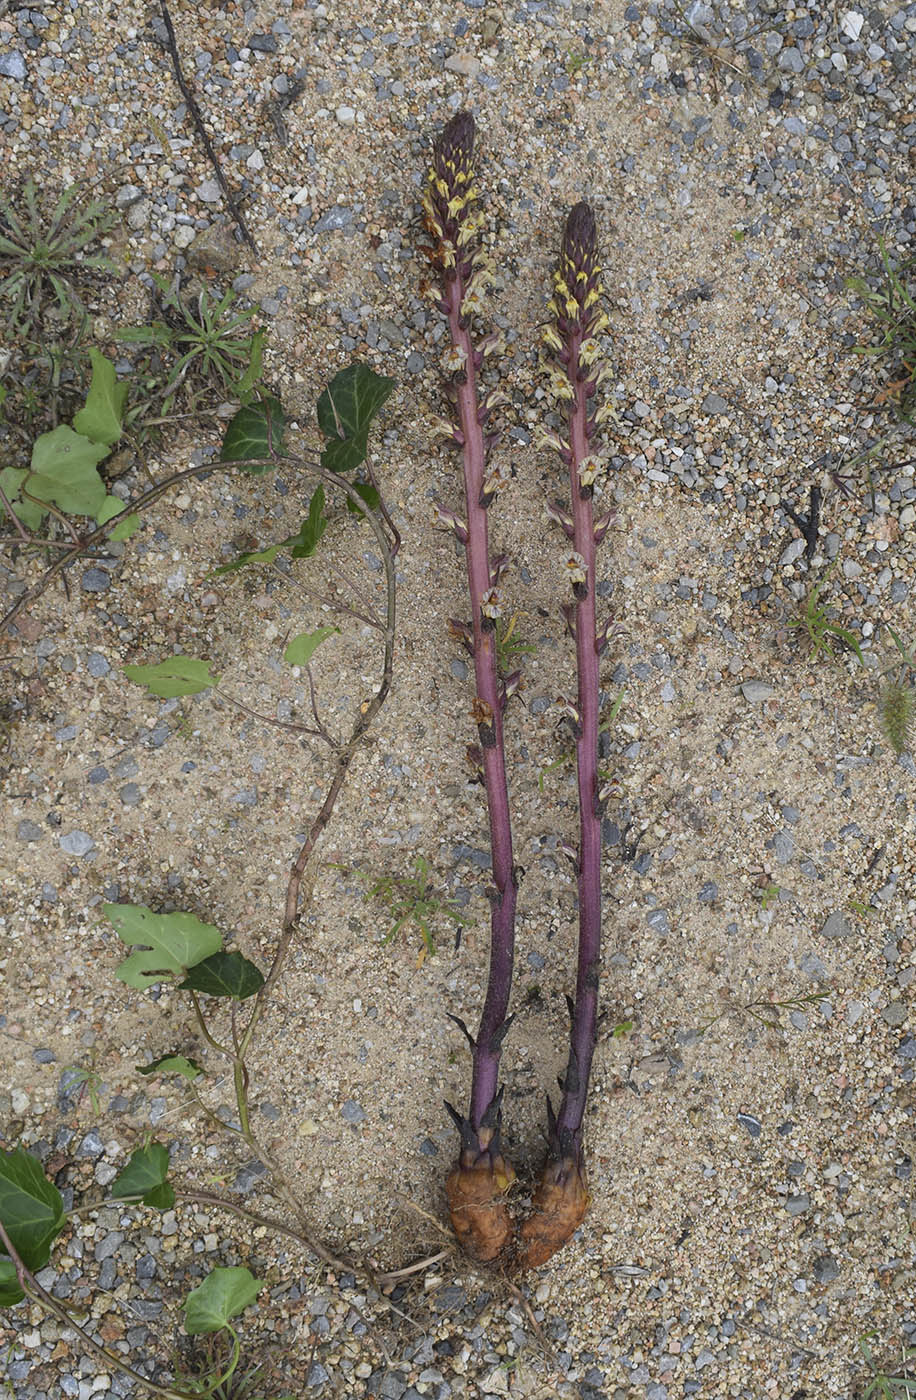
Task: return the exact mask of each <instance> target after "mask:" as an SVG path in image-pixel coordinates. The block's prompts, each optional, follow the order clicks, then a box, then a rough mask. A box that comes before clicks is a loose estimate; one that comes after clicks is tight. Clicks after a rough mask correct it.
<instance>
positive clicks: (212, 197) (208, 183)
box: [197, 180, 222, 204]
mask: <svg viewBox="0 0 916 1400" xmlns="http://www.w3.org/2000/svg"><path fill="white" fill-rule="evenodd" d="M197 197H198V199H202V200H203V202H204V204H219V202H220V200H221V199H222V191H221V190H220V187H219V182H218V181H216V180H204V181H203V182H202V183H201V184H199V185H198V186H197Z"/></svg>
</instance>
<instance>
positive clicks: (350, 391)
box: [317, 364, 395, 472]
mask: <svg viewBox="0 0 916 1400" xmlns="http://www.w3.org/2000/svg"><path fill="white" fill-rule="evenodd" d="M394 386H395V381H394V380H393V379H386V378H385V376H384V375H382V374H376V373H375V370H372V369H370V368H369V366H368V365H361V364H356V365H348V366H347V368H346V369H342V370H341V371H340V373H339V374H335V376H334V378H333V379H332V380H331V382H330V384H329V385H328V387H327V388H326V389H325V390H324V391H323V393H322V394H321V397H320V398H319V400H318V410H317V411H318V426H319V428H320V429H321V431H322V432H323V433H324V436H325V437H326V438H329V439H330V441H329V442H328V445H327V447H326V448H325V449H324V452H323V453H322V455H321V463H322V466H324V467H326V468H327V469H328V471H332V472H346V471H353V470H355V469H356V467H358V466H359V464H360V462H363V461H365V457H366V451H367V445H368V441H369V429H370V428H371V426H372V420H373V419H374V418H375V416H376V414H377V413H378V412H379V410H380V409H381V407H382V405H383V404H384V402H385V400H386V399H387V398H388V396H389V394H390V393H391V391H392V390H393V389H394Z"/></svg>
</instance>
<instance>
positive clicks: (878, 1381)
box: [859, 1331, 916, 1400]
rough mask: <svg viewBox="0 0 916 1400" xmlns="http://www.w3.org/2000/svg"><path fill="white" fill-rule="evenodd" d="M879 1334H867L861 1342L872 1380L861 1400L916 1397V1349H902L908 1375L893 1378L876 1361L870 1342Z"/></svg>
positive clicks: (890, 1399)
mask: <svg viewBox="0 0 916 1400" xmlns="http://www.w3.org/2000/svg"><path fill="white" fill-rule="evenodd" d="M877 1335H878V1333H877V1332H874V1331H872V1332H866V1333H865V1336H864V1337H862V1338H861V1339H860V1341H859V1351H860V1352H861V1353H862V1356H863V1358H864V1360H865V1364H866V1365H867V1366H868V1369H869V1371H870V1372H871V1379H870V1380H869V1382H868V1384H867V1385H866V1386H865V1388H864V1390H862V1391H861V1392H860V1396H859V1400H905V1397H906V1396H908V1395H916V1364H914V1363H916V1347H901V1356H900V1360H901V1366H902V1369H903V1371H904V1372H905V1373H906V1374H902V1375H899V1376H892V1375H890V1374H889V1373H888V1372H887V1371H885V1370H884V1369H883V1367H880V1366H879V1365H878V1363H877V1362H876V1361H875V1357H874V1353H873V1352H872V1349H871V1347H870V1346H869V1342H871V1341H872V1340H873V1339H874V1338H875V1337H877Z"/></svg>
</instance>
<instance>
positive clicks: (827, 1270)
mask: <svg viewBox="0 0 916 1400" xmlns="http://www.w3.org/2000/svg"><path fill="white" fill-rule="evenodd" d="M811 1272H812V1273H813V1274H814V1280H815V1282H816V1283H832V1282H833V1280H834V1279H835V1278H837V1277H839V1272H840V1266H839V1264H838V1263H837V1261H836V1260H835V1259H834V1257H833V1255H832V1254H819V1255H818V1257H817V1258H816V1259H815V1261H814V1264H813V1265H812V1268H811Z"/></svg>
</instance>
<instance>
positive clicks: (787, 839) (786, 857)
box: [773, 831, 795, 865]
mask: <svg viewBox="0 0 916 1400" xmlns="http://www.w3.org/2000/svg"><path fill="white" fill-rule="evenodd" d="M773 850H774V852H775V855H776V859H777V860H778V861H779V864H780V865H788V864H789V861H790V860H791V859H792V857H793V855H794V854H795V838H794V837H793V836H792V835H791V833H790V832H788V831H777V833H776V835H775V836H774V837H773Z"/></svg>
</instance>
